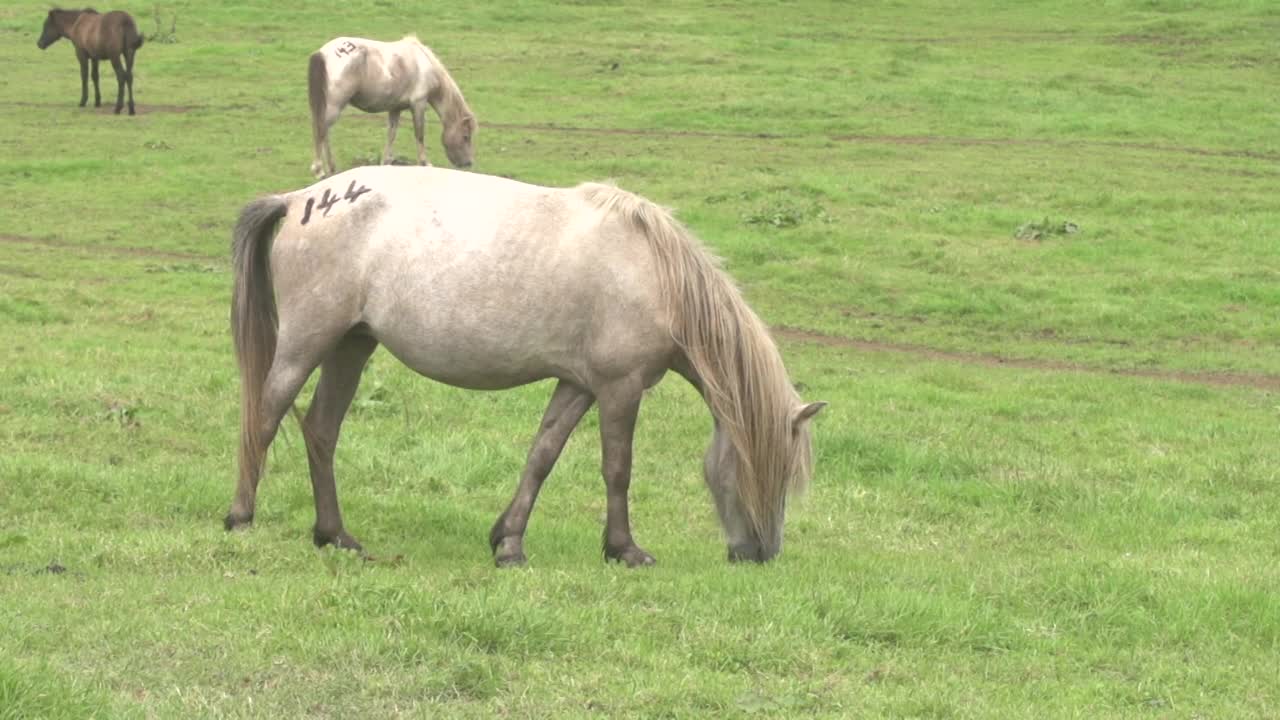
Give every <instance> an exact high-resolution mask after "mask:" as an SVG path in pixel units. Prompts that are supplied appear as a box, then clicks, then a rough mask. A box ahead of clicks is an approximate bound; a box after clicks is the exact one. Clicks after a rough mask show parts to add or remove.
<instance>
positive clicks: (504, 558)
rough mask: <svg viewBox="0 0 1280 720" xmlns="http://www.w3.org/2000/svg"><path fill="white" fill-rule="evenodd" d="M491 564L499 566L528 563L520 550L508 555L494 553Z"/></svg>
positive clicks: (515, 565) (521, 565) (522, 565)
mask: <svg viewBox="0 0 1280 720" xmlns="http://www.w3.org/2000/svg"><path fill="white" fill-rule="evenodd" d="M493 564H494V565H496V566H497V567H500V568H509V567H524V566H525V565H527V564H529V559H528V558H526V557H525V556H524V553H522V552H517V553H512V554H510V555H495V556H494V557H493Z"/></svg>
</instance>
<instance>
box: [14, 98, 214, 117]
mask: <svg viewBox="0 0 1280 720" xmlns="http://www.w3.org/2000/svg"><path fill="white" fill-rule="evenodd" d="M9 104H10V105H17V106H18V107H30V108H48V109H50V110H54V109H58V108H65V109H67V110H88V111H90V112H94V113H97V114H99V115H113V114H115V110H116V104H115V101H114V100H112V101H111V102H106V99H105V98H104V99H103V103H102V106H101V107H93V106H86V107H84V108H80V107H78V106H77V105H76V103H75V101H72V102H29V101H16V102H11V103H9ZM206 107H208V106H207V105H161V104H152V103H145V104H144V103H139V102H136V101H135V102H134V104H133V110H134V112H136V113H137V114H139V115H150V114H152V113H174V114H178V115H181V114H183V113H188V112H191V111H192V110H201V109H204V108H206ZM128 112H129V109H128V108H127V107H126V108H125V109H123V110H121V111H120V114H121V115H125V114H127V113H128Z"/></svg>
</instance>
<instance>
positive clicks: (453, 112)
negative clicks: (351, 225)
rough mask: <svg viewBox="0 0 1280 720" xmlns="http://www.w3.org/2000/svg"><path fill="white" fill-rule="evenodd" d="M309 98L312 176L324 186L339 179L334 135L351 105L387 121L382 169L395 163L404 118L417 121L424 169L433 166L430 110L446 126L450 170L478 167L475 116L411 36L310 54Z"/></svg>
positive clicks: (339, 44)
mask: <svg viewBox="0 0 1280 720" xmlns="http://www.w3.org/2000/svg"><path fill="white" fill-rule="evenodd" d="M307 94H308V96H309V98H310V103H311V130H312V137H313V139H314V141H315V159H314V161H312V163H311V172H312V173H313V174H314V175H315V176H316V177H318V178H322V177H325V176H327V175H331V174H333V173H334V172H336V171H337V164H336V163H335V162H334V159H333V149H332V148H331V147H330V146H329V130H330V128H332V127H333V124H334V123H336V122H337V121H338V115H339V114H340V113H341V112H342V109H343V108H344V107H346V106H347V105H348V104H350V105H354V106H355V107H357V108H359V109H360V110H363V111H365V112H370V113H378V112H385V113H387V145H386V147H385V148H383V151H382V164H384V165H389V164H390V163H391V161H392V159H393V158H394V157H395V154H394V151H393V147H394V145H395V141H396V128H398V127H399V126H400V113H401V112H402V111H404V110H410V111H411V112H412V113H413V134H414V138H415V139H416V140H417V141H418V164H419V165H430V164H431V163H430V162H428V161H427V147H426V144H425V143H424V142H423V136H424V134H425V132H426V122H427V121H426V111H427V107H428V106H430V107H432V108H434V109H435V111H436V114H437V115H438V116H439V117H440V122H441V124H442V125H443V130H442V131H441V135H440V140H441V143H442V144H443V145H444V151H445V154H446V155H448V156H449V162H451V163H453V164H454V166H456V167H460V168H467V167H471V160H472V141H473V139H474V137H475V133H476V118H475V115H473V114H472V113H471V109H470V108H469V107H467V101H466V100H465V99H464V98H463V97H462V91H461V90H459V89H458V84H457V83H456V82H454V81H453V78H452V77H451V76H450V75H449V71H448V70H446V69H445V67H444V64H443V63H441V62H440V60H439V59H438V58H437V57H436V56H435V53H433V52H431V49H430V48H428V47H427V46H426V45H423V44H422V43H421V42H419V41H418V39H417V38H416V37H413V36H412V35H411V36H409V37H406V38H404V39H402V40H398V41H396V42H378V41H377V40H365V39H363V38H350V37H340V38H335V39H333V40H330V41H329V42H327V43H325V44H324V46H323V47H321V48H320V49H319V50H317V51H316V52H314V53H312V54H311V65H310V69H309V70H308V80H307Z"/></svg>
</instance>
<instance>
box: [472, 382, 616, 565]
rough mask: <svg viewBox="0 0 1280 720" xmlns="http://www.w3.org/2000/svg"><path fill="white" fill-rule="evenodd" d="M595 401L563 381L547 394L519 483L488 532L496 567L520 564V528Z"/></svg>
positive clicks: (522, 526)
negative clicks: (570, 437) (548, 398)
mask: <svg viewBox="0 0 1280 720" xmlns="http://www.w3.org/2000/svg"><path fill="white" fill-rule="evenodd" d="M594 402H595V398H594V397H592V395H591V393H589V392H587V391H586V390H583V389H582V388H579V387H577V386H576V385H572V384H570V383H567V382H565V381H563V380H561V381H560V382H559V384H557V385H556V389H555V392H553V393H552V394H551V402H550V403H548V404H547V410H546V412H544V413H543V414H542V424H541V425H540V426H539V427H538V433H537V435H536V436H535V437H534V439H533V446H532V447H530V448H529V458H528V460H526V461H525V465H524V472H522V473H520V485H519V487H517V488H516V494H515V496H513V497H512V498H511V503H510V504H509V505H507V509H506V510H505V511H503V513H502V514H501V515H499V516H498V521H497V522H495V523H494V524H493V529H492V530H490V531H489V548H490V549H491V550H492V551H493V560H494V562H495V563H497V565H498V567H506V566H510V565H523V564H524V563H525V556H524V531H525V529H526V528H527V527H528V526H529V513H530V512H532V510H533V503H534V502H535V501H536V500H537V499H538V492H539V491H540V490H541V489H542V482H543V481H544V480H546V479H547V476H548V475H550V474H551V469H552V468H553V467H555V464H556V460H557V459H559V458H560V452H561V451H562V450H564V444H565V442H567V441H568V440H569V436H570V435H571V434H572V433H573V429H574V428H575V427H577V426H578V422H579V421H580V420H582V416H583V415H584V414H585V413H586V412H587V410H588V409H589V408H590V407H591V404H592V403H594Z"/></svg>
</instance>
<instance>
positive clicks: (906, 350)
mask: <svg viewBox="0 0 1280 720" xmlns="http://www.w3.org/2000/svg"><path fill="white" fill-rule="evenodd" d="M772 331H773V333H774V335H777V336H778V337H781V338H786V339H788V340H794V341H798V342H810V343H815V344H817V345H825V346H827V347H836V348H850V349H854V350H858V351H861V352H889V353H899V354H902V355H911V356H913V357H918V358H923V359H925V360H935V361H940V362H952V363H963V364H966V365H981V366H985V367H1009V368H1017V369H1020V370H1048V371H1053V372H1073V373H1086V374H1091V375H1116V376H1122V377H1139V378H1151V379H1154V380H1170V381H1173V382H1182V383H1190V384H1194V385H1211V386H1218V387H1223V386H1225V387H1251V388H1257V389H1259V390H1269V391H1272V392H1280V376H1276V375H1263V374H1254V373H1233V372H1192V371H1186V370H1164V369H1159V368H1108V367H1098V366H1094V365H1083V364H1080V363H1073V362H1066V361H1062V360H1038V359H1033V358H1007V357H1002V356H999V355H992V354H986V353H972V352H964V351H960V350H941V349H938V348H931V347H925V346H922V345H911V344H909V343H895V342H887V341H882V340H865V339H861V338H848V337H841V336H838V335H827V334H825V333H819V332H815V331H813V330H806V329H804V328H797V327H791V326H788V325H775V326H774V327H773V328H772Z"/></svg>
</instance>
